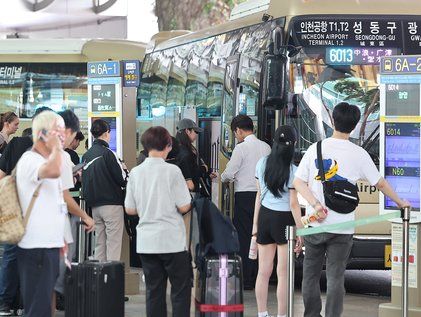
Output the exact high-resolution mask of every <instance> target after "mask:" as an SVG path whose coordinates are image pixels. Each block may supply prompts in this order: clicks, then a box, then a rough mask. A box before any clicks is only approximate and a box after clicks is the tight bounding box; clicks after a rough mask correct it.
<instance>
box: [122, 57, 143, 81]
mask: <svg viewBox="0 0 421 317" xmlns="http://www.w3.org/2000/svg"><path fill="white" fill-rule="evenodd" d="M139 83H140V62H139V61H137V60H130V61H123V87H138V86H139Z"/></svg>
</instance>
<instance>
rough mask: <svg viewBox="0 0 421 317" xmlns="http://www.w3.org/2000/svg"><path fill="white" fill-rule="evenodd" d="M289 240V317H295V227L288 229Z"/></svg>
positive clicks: (288, 227)
mask: <svg viewBox="0 0 421 317" xmlns="http://www.w3.org/2000/svg"><path fill="white" fill-rule="evenodd" d="M286 231H287V232H286V233H287V240H288V262H287V287H288V288H287V316H288V317H294V277H295V256H294V247H295V240H296V231H295V227H294V226H287V228H286Z"/></svg>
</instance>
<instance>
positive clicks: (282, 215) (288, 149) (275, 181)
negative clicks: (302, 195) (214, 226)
mask: <svg viewBox="0 0 421 317" xmlns="http://www.w3.org/2000/svg"><path fill="white" fill-rule="evenodd" d="M296 141H297V137H296V132H295V130H294V128H292V127H290V126H287V125H284V126H280V127H279V128H278V129H277V130H276V132H275V137H274V140H273V146H272V150H271V153H270V154H269V155H268V156H266V157H263V158H262V159H260V160H259V162H258V163H257V165H256V178H257V188H258V191H257V196H256V203H255V209H254V219H253V231H252V235H253V236H256V237H257V243H258V255H259V271H258V274H257V279H256V300H257V310H258V316H259V317H266V316H269V315H268V312H267V296H268V285H269V278H270V276H271V274H272V269H273V260H274V257H275V253H276V251H277V252H278V266H277V276H278V288H277V292H276V295H277V298H278V317H283V316H286V315H285V314H286V286H285V285H286V265H287V245H286V243H287V239H286V236H285V229H286V226H293V225H295V224H297V227H300V226H302V225H301V221H300V219H301V210H300V206H299V204H298V199H297V192H296V191H295V189H294V188H293V186H292V181H293V180H294V173H295V170H296V167H295V166H294V165H293V164H292V159H293V156H294V146H295V142H296ZM300 250H301V239H299V240H298V242H297V246H296V252H299V251H300Z"/></svg>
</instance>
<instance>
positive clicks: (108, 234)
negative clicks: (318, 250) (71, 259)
mask: <svg viewBox="0 0 421 317" xmlns="http://www.w3.org/2000/svg"><path fill="white" fill-rule="evenodd" d="M92 216H93V218H94V220H95V236H96V243H95V244H96V245H95V259H97V260H99V261H120V257H121V245H122V242H123V230H124V210H123V206H115V205H106V206H100V207H93V208H92Z"/></svg>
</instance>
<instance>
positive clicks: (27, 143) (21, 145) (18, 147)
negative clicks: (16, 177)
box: [0, 136, 34, 175]
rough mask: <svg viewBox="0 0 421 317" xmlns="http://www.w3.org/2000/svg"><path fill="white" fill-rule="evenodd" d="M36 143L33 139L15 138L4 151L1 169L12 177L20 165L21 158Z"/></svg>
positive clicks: (0, 159) (0, 162) (1, 158)
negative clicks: (14, 170)
mask: <svg viewBox="0 0 421 317" xmlns="http://www.w3.org/2000/svg"><path fill="white" fill-rule="evenodd" d="M33 144H34V143H33V142H32V137H28V136H25V137H14V138H13V139H11V140H10V142H9V144H8V145H7V146H6V148H5V149H4V152H3V154H2V156H1V157H0V169H1V170H2V171H3V172H5V173H6V174H7V175H10V174H11V173H12V171H13V169H14V168H15V166H16V164H17V163H18V161H19V159H20V157H21V156H22V155H23V153H25V152H26V151H28V150H29V149H30V148H31V147H32V145H33Z"/></svg>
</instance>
